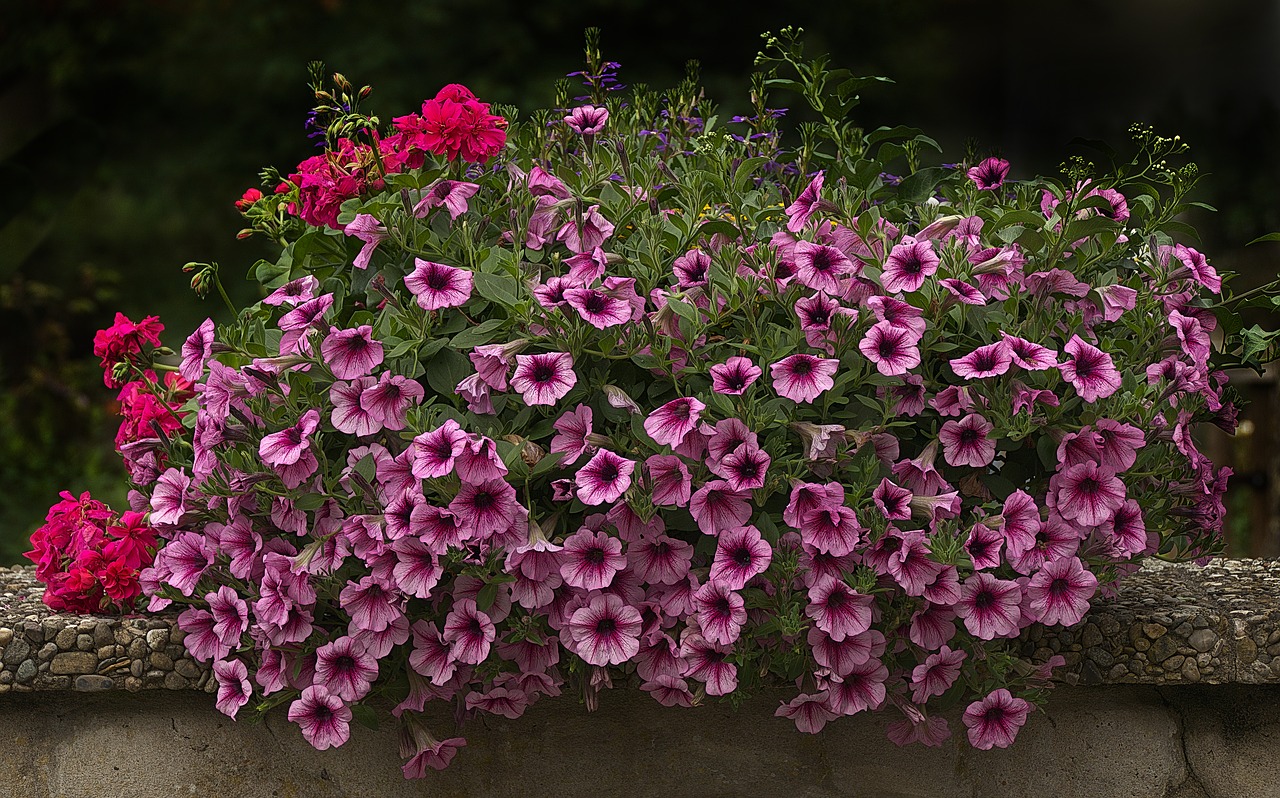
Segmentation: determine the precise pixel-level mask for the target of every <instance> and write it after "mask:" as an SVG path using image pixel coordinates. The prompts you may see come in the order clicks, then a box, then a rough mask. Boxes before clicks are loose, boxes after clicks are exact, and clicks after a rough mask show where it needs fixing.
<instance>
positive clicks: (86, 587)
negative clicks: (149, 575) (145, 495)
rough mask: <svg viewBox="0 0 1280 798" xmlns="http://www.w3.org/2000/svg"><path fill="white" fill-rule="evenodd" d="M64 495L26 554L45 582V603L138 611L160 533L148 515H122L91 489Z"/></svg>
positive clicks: (65, 607) (86, 609)
mask: <svg viewBox="0 0 1280 798" xmlns="http://www.w3.org/2000/svg"><path fill="white" fill-rule="evenodd" d="M61 496H62V501H60V502H58V503H57V504H55V505H54V506H53V507H51V508H49V514H48V515H47V516H45V523H44V526H42V527H40V528H39V529H37V530H36V531H35V533H34V534H32V536H31V545H32V547H33V550H32V551H29V552H27V553H26V554H24V555H23V556H25V557H26V558H27V559H29V560H31V561H32V562H34V563H35V564H36V578H37V579H39V580H40V581H41V582H43V583H44V584H45V592H44V603H45V604H47V605H48V606H50V607H52V608H53V609H55V610H62V611H67V612H101V611H104V610H108V609H114V610H117V611H122V612H127V611H129V610H132V609H133V605H134V601H135V600H136V599H137V597H138V596H140V595H141V594H142V586H141V584H140V583H139V582H138V573H139V571H141V570H142V569H143V568H146V567H148V566H150V565H151V563H152V561H153V560H154V559H155V549H156V533H155V530H154V529H152V528H151V527H150V526H148V525H147V524H146V523H145V522H144V521H143V519H144V518H145V516H146V514H145V513H139V512H132V511H130V512H126V513H125V514H124V515H121V516H118V515H117V514H116V513H115V511H113V510H112V509H111V508H109V507H107V506H106V505H105V504H103V503H102V502H100V501H97V500H96V499H93V498H91V497H90V496H89V493H88V492H87V491H86V492H84V493H82V494H80V497H79V498H76V496H75V495H73V494H72V493H70V492H69V491H63V492H62V494H61Z"/></svg>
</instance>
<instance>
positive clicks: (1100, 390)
mask: <svg viewBox="0 0 1280 798" xmlns="http://www.w3.org/2000/svg"><path fill="white" fill-rule="evenodd" d="M1063 351H1064V352H1065V353H1066V355H1067V358H1066V360H1065V361H1064V362H1063V363H1061V364H1059V366H1058V371H1059V372H1060V373H1061V374H1062V378H1063V379H1065V380H1066V381H1067V382H1069V383H1071V384H1072V386H1074V387H1075V389H1076V393H1078V394H1079V395H1080V397H1081V398H1082V399H1084V400H1085V401H1086V402H1090V403H1092V402H1096V401H1098V400H1099V399H1104V398H1106V397H1108V396H1110V395H1111V394H1113V393H1115V392H1116V391H1118V390H1120V372H1119V371H1117V370H1116V367H1115V363H1113V362H1112V360H1111V355H1108V354H1107V353H1106V352H1104V351H1102V350H1101V349H1099V348H1097V347H1096V346H1093V345H1092V344H1089V343H1087V342H1085V341H1083V340H1082V339H1081V338H1080V336H1078V335H1073V336H1071V340H1070V341H1068V342H1067V345H1066V346H1065V347H1063Z"/></svg>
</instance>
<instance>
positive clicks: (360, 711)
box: [351, 704, 378, 731]
mask: <svg viewBox="0 0 1280 798" xmlns="http://www.w3.org/2000/svg"><path fill="white" fill-rule="evenodd" d="M351 717H353V718H355V720H356V722H357V723H359V724H360V725H361V726H364V727H365V728H366V729H372V730H373V731H377V730H378V713H377V712H374V710H373V707H371V706H367V705H365V704H352V705H351Z"/></svg>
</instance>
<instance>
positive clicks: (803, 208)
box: [785, 172, 823, 233]
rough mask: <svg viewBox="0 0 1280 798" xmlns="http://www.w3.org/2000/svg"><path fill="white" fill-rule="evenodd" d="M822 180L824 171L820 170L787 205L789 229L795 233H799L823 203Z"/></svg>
mask: <svg viewBox="0 0 1280 798" xmlns="http://www.w3.org/2000/svg"><path fill="white" fill-rule="evenodd" d="M822 181H823V173H822V172H818V173H817V174H816V175H814V177H813V180H811V181H809V185H807V186H805V188H804V191H801V192H800V196H798V197H796V199H795V201H794V202H792V203H791V204H790V205H788V206H787V208H786V210H785V213H786V214H787V229H788V230H790V231H791V232H793V233H798V232H800V231H801V230H803V229H804V227H805V225H807V224H809V220H810V219H811V218H813V214H814V213H816V212H817V210H818V208H820V207H821V205H822Z"/></svg>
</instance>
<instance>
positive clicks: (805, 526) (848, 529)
mask: <svg viewBox="0 0 1280 798" xmlns="http://www.w3.org/2000/svg"><path fill="white" fill-rule="evenodd" d="M799 528H800V536H801V538H802V539H803V540H804V543H805V545H807V546H811V547H813V548H814V549H816V550H818V551H820V552H822V553H824V554H831V555H834V556H837V557H840V556H843V555H845V554H849V553H850V552H852V551H853V549H854V547H855V546H857V545H858V542H859V541H861V540H862V534H863V533H864V532H865V531H866V530H865V529H863V528H862V526H861V525H860V524H859V523H858V516H857V515H856V514H855V512H854V511H853V509H852V508H850V507H846V506H844V505H842V504H839V505H827V506H823V507H818V508H815V509H812V510H809V511H808V512H806V513H805V514H804V515H803V516H801V518H800V524H799Z"/></svg>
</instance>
